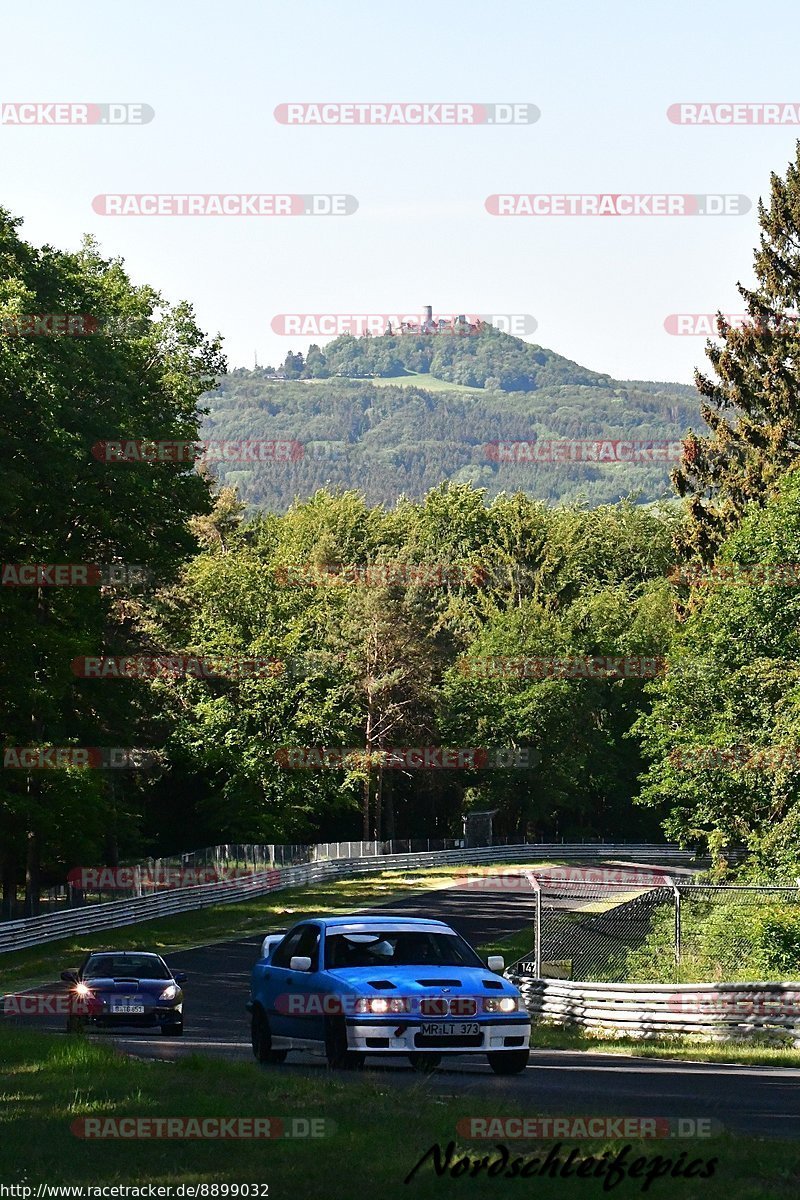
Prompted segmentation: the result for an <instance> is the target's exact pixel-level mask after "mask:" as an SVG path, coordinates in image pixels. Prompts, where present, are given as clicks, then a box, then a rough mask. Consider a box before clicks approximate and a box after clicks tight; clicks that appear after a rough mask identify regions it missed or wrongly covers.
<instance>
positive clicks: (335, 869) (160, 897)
mask: <svg viewBox="0 0 800 1200" xmlns="http://www.w3.org/2000/svg"><path fill="white" fill-rule="evenodd" d="M542 859H544V860H548V859H571V860H575V861H580V860H583V861H591V860H593V859H601V860H608V859H612V860H613V859H621V860H625V861H629V862H644V863H653V864H655V865H658V866H665V865H667V864H669V863H675V864H683V865H689V864H691V863H692V862H693V861H694V857H693V855H692V854H691V852H690V851H688V850H681V849H680V847H678V846H674V845H662V846H656V845H639V844H637V845H630V846H626V845H623V844H619V843H615V844H601V843H596V844H583V843H581V844H574V845H565V844H564V843H561V842H555V843H552V844H542V843H533V842H528V843H524V844H522V845H518V846H481V847H479V848H477V849H472V850H432V851H430V853H420V854H379V855H371V856H369V857H367V858H340V859H332V860H330V861H328V862H316V863H308V864H305V865H302V866H296V867H284V868H282V869H281V870H280V871H277V872H276V871H275V870H274V869H273V870H267V871H259V872H257V873H255V874H253V875H252V876H249V877H247V878H245V879H231V880H223V881H222V882H220V883H206V884H199V885H197V886H194V887H185V888H179V889H175V890H174V891H165V892H162V893H157V894H156V895H152V896H142V897H139V898H137V899H132V900H111V901H107V902H105V903H102V904H89V905H86V906H85V907H82V908H73V909H68V910H66V911H65V912H60V913H52V914H47V915H45V916H41V917H26V918H23V919H22V920H19V921H5V922H3V923H2V924H0V954H5V953H8V952H9V951H11V950H22V949H26V948H27V947H29V946H37V945H40V944H41V943H43V942H53V941H57V940H58V939H59V938H63V937H69V936H70V935H72V934H77V933H95V932H98V931H101V930H105V929H120V928H122V927H123V926H125V925H133V924H135V923H136V922H137V921H150V920H153V919H154V918H156V917H165V916H172V915H173V914H175V913H181V912H192V911H195V910H197V909H201V908H208V907H209V906H211V905H213V904H234V903H236V901H238V900H247V899H249V898H251V897H253V896H263V895H265V894H266V893H268V892H273V891H279V890H281V889H282V888H289V887H299V886H302V885H304V884H308V883H317V882H319V881H321V880H326V879H336V878H343V877H345V876H348V875H358V874H364V873H368V872H374V871H385V870H403V869H406V870H409V869H414V868H416V869H420V868H426V867H437V866H447V865H450V864H452V865H453V866H459V865H462V866H468V865H477V864H480V863H512V862H536V861H537V860H542Z"/></svg>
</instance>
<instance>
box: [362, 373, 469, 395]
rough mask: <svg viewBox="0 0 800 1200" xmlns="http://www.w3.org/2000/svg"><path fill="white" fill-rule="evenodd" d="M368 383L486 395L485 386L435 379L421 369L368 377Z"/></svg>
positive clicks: (379, 385) (378, 385)
mask: <svg viewBox="0 0 800 1200" xmlns="http://www.w3.org/2000/svg"><path fill="white" fill-rule="evenodd" d="M370 383H374V384H375V385H376V387H389V386H390V385H391V386H393V387H420V388H425V391H426V392H470V393H471V394H472V395H473V396H476V395H477V396H486V395H487V389H486V388H479V387H468V386H467V384H465V383H448V382H447V380H446V379H437V378H436V376H435V375H430V374H428V373H427V372H422V371H418V372H417V371H409V372H408V374H406V375H388V376H384V377H383V378H375V379H370ZM489 394H490V393H489Z"/></svg>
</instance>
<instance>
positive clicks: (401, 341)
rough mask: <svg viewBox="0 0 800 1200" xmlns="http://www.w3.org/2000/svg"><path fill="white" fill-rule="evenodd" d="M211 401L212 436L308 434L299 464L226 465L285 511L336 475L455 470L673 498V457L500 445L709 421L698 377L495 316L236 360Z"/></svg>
mask: <svg viewBox="0 0 800 1200" xmlns="http://www.w3.org/2000/svg"><path fill="white" fill-rule="evenodd" d="M281 376H286V377H284V378H282V377H281ZM206 402H207V404H208V407H209V413H208V416H207V418H206V421H205V425H204V433H205V436H207V437H209V438H214V439H225V440H229V439H231V440H232V439H237V440H238V439H242V438H248V439H256V438H258V439H273V438H274V439H294V440H297V441H299V442H301V443H302V444H303V454H302V457H300V458H298V459H296V460H295V461H292V462H287V463H284V462H276V463H255V464H253V463H239V462H228V463H224V464H219V465H217V466H215V468H214V469H215V471H216V473H217V474H218V475H219V477H220V478H221V479H222V480H223V481H224V482H226V483H230V484H234V483H235V484H236V485H237V486H238V487H239V490H240V493H241V496H242V498H243V499H244V500H245V501H246V502H247V503H248V504H249V505H251V506H253V507H259V508H264V509H270V510H273V511H282V510H284V509H285V508H286V507H287V506H288V505H289V504H290V503H291V502H292V500H293V499H294V498H295V496H307V495H310V494H311V493H313V492H314V491H315V490H316V489H317V488H318V487H322V486H326V485H327V486H330V487H337V486H341V487H345V488H358V489H360V490H362V491H363V492H364V493H365V495H366V497H367V499H368V500H369V502H370V503H386V504H392V503H394V501H395V499H396V498H397V496H398V495H400V494H405V495H407V496H411V497H418V496H421V495H423V494H424V493H425V492H426V491H427V490H428V489H429V488H431V487H434V486H435V485H436V484H438V483H440V482H441V481H442V480H444V479H451V480H455V481H462V482H463V481H469V482H472V483H474V484H475V485H477V486H481V487H485V488H486V489H487V491H488V493H489V494H490V495H495V494H496V493H498V492H501V491H515V490H517V489H519V490H522V491H525V492H527V493H529V494H530V495H533V496H536V497H538V498H541V499H543V500H546V501H548V502H551V503H558V502H578V501H582V502H585V503H587V504H589V505H592V506H593V505H597V504H605V503H610V502H613V501H615V500H617V499H619V498H620V497H622V496H625V495H629V494H634V495H636V496H638V498H639V499H640V500H641V501H642V502H649V501H655V500H659V499H663V498H666V497H669V496H670V495H671V488H670V484H669V471H670V467H671V464H670V463H669V462H608V463H584V462H536V463H534V462H530V461H522V462H498V461H497V453H496V452H494V454H493V451H492V448H491V446H492V443H497V442H498V441H499V442H533V441H536V440H538V441H540V442H541V441H544V440H547V439H553V440H560V441H563V440H567V439H569V440H573V441H575V440H581V439H585V440H591V439H614V440H620V439H628V440H635V441H649V440H652V441H656V442H662V443H663V442H675V441H677V440H680V439H681V438H682V437H684V436H685V434H686V432H687V431H688V429H689V428H690V427H694V428H695V429H697V428H699V427H700V426H701V425H702V422H701V420H700V416H699V408H698V400H697V394H696V392H695V389H694V388H692V387H688V386H686V385H682V384H671V383H654V382H649V381H648V382H640V381H628V382H621V381H618V380H614V379H612V378H611V377H610V376H608V375H603V374H600V373H598V372H595V371H590V370H588V369H587V368H585V367H581V366H580V365H578V364H576V363H573V362H571V361H570V360H569V359H566V358H563V357H562V356H560V355H558V354H555V353H554V352H553V351H551V350H546V349H544V348H542V347H540V346H533V345H530V344H529V343H527V342H523V341H520V340H519V339H518V338H513V337H510V336H509V335H507V334H503V333H500V332H499V331H498V330H495V329H493V328H491V327H487V328H485V329H484V330H482V331H481V332H480V333H477V334H474V335H473V336H457V335H454V334H452V333H449V334H438V335H421V336H411V335H404V336H402V337H397V336H394V337H391V336H384V337H363V338H354V337H350V336H344V337H339V338H337V339H336V340H335V341H333V342H331V343H329V345H328V346H326V347H325V351H324V353H323V351H321V350H320V349H319V347H315V346H312V347H311V348H310V349H309V352H308V355H307V356H305V358H304V357H303V356H302V355H299V354H297V355H292V354H290V355H288V356H287V360H286V362H285V363H284V365H283V368H282V369H280V370H278V371H276V370H275V369H274V368H259V369H256V370H254V371H246V370H237V371H234V372H232V373H231V374H230V375H228V376H226V377H225V378H224V379H223V381H222V383H221V386H220V387H219V388H218V389H217V390H216V391H214V392H212V393H209V394H208V395H207V396H206Z"/></svg>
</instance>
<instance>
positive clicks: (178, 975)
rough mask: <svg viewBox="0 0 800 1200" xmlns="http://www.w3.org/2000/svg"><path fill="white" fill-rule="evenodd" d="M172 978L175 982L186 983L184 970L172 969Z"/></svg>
mask: <svg viewBox="0 0 800 1200" xmlns="http://www.w3.org/2000/svg"><path fill="white" fill-rule="evenodd" d="M172 978H173V979H174V980H175V982H176V983H186V972H185V971H173V972H172Z"/></svg>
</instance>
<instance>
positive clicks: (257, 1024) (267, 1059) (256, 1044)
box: [250, 1008, 288, 1063]
mask: <svg viewBox="0 0 800 1200" xmlns="http://www.w3.org/2000/svg"><path fill="white" fill-rule="evenodd" d="M250 1042H251V1044H252V1047H253V1054H254V1055H255V1057H256V1059H257V1060H258V1062H260V1063H282V1062H283V1061H284V1059H285V1058H286V1055H287V1053H288V1051H287V1050H273V1049H272V1030H271V1029H270V1027H269V1021H268V1019H267V1014H266V1013H265V1012H264V1010H263V1008H254V1009H253V1016H252V1018H251V1020H250Z"/></svg>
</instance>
